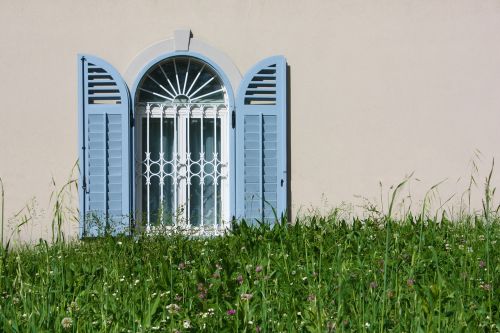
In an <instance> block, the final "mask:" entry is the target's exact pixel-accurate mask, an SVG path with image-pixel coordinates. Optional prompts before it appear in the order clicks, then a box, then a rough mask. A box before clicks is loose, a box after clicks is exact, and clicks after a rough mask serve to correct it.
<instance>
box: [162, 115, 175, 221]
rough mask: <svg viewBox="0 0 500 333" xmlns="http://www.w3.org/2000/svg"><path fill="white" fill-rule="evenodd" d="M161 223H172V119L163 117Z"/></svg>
mask: <svg viewBox="0 0 500 333" xmlns="http://www.w3.org/2000/svg"><path fill="white" fill-rule="evenodd" d="M163 158H164V160H165V162H164V163H165V164H164V165H163V172H164V178H163V181H164V184H163V221H162V222H163V224H166V225H172V224H173V217H174V214H175V213H176V212H175V208H174V205H175V204H174V191H175V186H174V176H175V174H174V171H175V170H174V119H173V118H163Z"/></svg>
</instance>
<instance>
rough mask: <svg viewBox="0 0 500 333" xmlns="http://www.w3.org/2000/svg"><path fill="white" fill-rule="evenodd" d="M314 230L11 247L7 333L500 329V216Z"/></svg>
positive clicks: (311, 221) (4, 289) (312, 222)
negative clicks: (67, 332)
mask: <svg viewBox="0 0 500 333" xmlns="http://www.w3.org/2000/svg"><path fill="white" fill-rule="evenodd" d="M300 222H301V223H295V224H294V225H289V224H286V223H280V224H277V225H275V226H274V228H269V227H267V226H265V225H262V226H258V227H249V226H247V225H246V224H244V223H243V224H239V225H235V226H234V229H233V233H232V234H230V235H228V236H226V237H216V238H210V239H200V238H198V239H192V238H191V239H189V238H186V237H183V236H180V235H176V236H165V235H156V236H138V237H135V238H128V237H118V238H111V237H105V238H101V239H96V240H89V241H85V242H72V243H65V242H56V243H54V244H52V245H49V244H48V243H47V242H45V241H41V242H40V243H38V244H37V245H35V246H34V247H22V248H18V249H16V250H4V251H3V252H2V253H1V264H0V290H1V295H0V307H1V308H0V327H1V329H2V330H3V331H5V332H63V331H70V332H96V331H102V332H127V331H131V332H138V331H141V332H150V331H168V332H171V331H175V330H179V331H200V330H205V331H208V332H225V331H227V332H233V331H241V332H255V331H259V330H261V331H263V332H294V331H296V332H301V331H310V332H325V331H327V332H328V331H330V332H333V331H339V332H370V331H383V332H386V331H395V332H437V331H443V332H449V331H459V332H460V331H462V332H484V331H487V332H488V331H489V332H496V331H499V330H500V316H499V308H498V306H499V302H498V300H499V299H500V297H499V296H500V295H499V294H498V291H497V288H495V286H498V284H499V282H500V281H499V280H500V262H499V259H498V258H499V257H500V250H499V249H500V247H499V246H498V241H499V237H500V224H499V222H498V219H497V217H496V216H491V215H490V216H489V217H488V219H486V218H485V217H484V216H475V217H470V218H466V219H463V220H461V221H448V220H447V219H442V220H439V221H436V220H433V219H428V218H426V219H422V218H421V217H420V216H419V217H414V216H411V215H408V216H407V217H406V218H405V219H404V220H398V221H395V220H390V219H389V218H388V220H374V219H367V220H358V219H354V220H352V221H346V220H342V219H339V218H338V217H337V216H336V215H335V214H332V215H330V216H326V217H322V216H310V217H309V218H305V219H304V220H302V221H300ZM387 222H390V223H387ZM389 226H390V229H389ZM388 230H389V231H390V232H388ZM63 324H64V325H65V326H66V327H67V328H66V329H65V328H63ZM188 326H189V328H186V327H188Z"/></svg>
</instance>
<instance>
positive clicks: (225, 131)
mask: <svg viewBox="0 0 500 333" xmlns="http://www.w3.org/2000/svg"><path fill="white" fill-rule="evenodd" d="M136 100H137V103H136V119H137V120H138V124H137V127H136V130H137V136H136V137H137V139H138V141H137V142H136V147H137V152H138V155H137V157H136V162H137V164H136V166H137V167H136V170H137V171H138V175H137V182H136V184H137V185H138V187H137V203H138V206H139V207H138V208H139V209H138V211H139V212H142V215H141V216H140V217H139V220H140V221H142V222H143V223H142V224H144V225H145V226H146V230H147V231H148V232H149V231H151V230H154V229H155V228H167V229H177V230H179V229H180V230H189V231H190V232H194V233H200V234H219V233H221V232H223V231H224V230H225V229H226V228H227V227H228V221H229V205H228V203H229V185H228V184H229V182H228V170H229V165H228V158H227V157H228V135H229V126H228V123H227V121H228V116H227V115H228V105H227V95H226V90H225V87H224V85H223V84H222V80H221V79H220V78H219V76H218V75H217V74H216V72H215V71H214V70H213V69H212V68H211V67H210V66H209V65H208V64H206V63H204V62H202V61H200V60H198V59H195V58H190V57H177V58H171V59H167V60H165V61H163V62H161V63H159V64H157V65H156V66H153V68H152V69H151V70H149V71H148V72H147V73H146V75H145V76H144V78H143V79H142V81H141V83H140V84H139V88H138V96H136Z"/></svg>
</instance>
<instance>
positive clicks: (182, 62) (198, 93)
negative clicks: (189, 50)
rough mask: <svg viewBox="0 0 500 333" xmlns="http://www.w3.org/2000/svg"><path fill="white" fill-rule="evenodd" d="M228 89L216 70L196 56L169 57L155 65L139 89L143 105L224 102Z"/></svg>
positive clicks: (139, 98)
mask: <svg viewBox="0 0 500 333" xmlns="http://www.w3.org/2000/svg"><path fill="white" fill-rule="evenodd" d="M225 92H226V89H225V87H224V85H223V83H222V80H221V79H220V78H219V76H218V75H217V74H216V72H215V70H214V69H213V68H212V67H211V66H210V65H208V64H206V63H205V62H202V61H201V60H198V59H196V58H193V57H175V58H169V59H166V60H164V61H161V62H159V63H158V64H156V65H154V66H153V67H152V68H151V69H150V70H149V71H148V72H147V73H146V74H145V75H144V77H143V79H142V80H141V82H140V83H139V87H138V90H137V93H138V96H137V99H136V101H138V102H139V103H148V102H149V103H152V102H153V103H165V104H169V103H172V104H206V103H224V102H225V96H226V94H225Z"/></svg>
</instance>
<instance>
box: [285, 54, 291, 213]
mask: <svg viewBox="0 0 500 333" xmlns="http://www.w3.org/2000/svg"><path fill="white" fill-rule="evenodd" d="M291 80H292V76H291V70H290V65H289V64H288V63H287V65H286V113H287V114H286V149H287V152H286V156H287V160H286V183H287V203H286V212H287V213H286V215H287V216H286V217H287V219H288V221H292V135H291V132H292V131H291V129H292V126H291V124H292V112H291V110H292V99H291V98H290V96H291V95H292V94H291V84H290V82H291Z"/></svg>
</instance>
